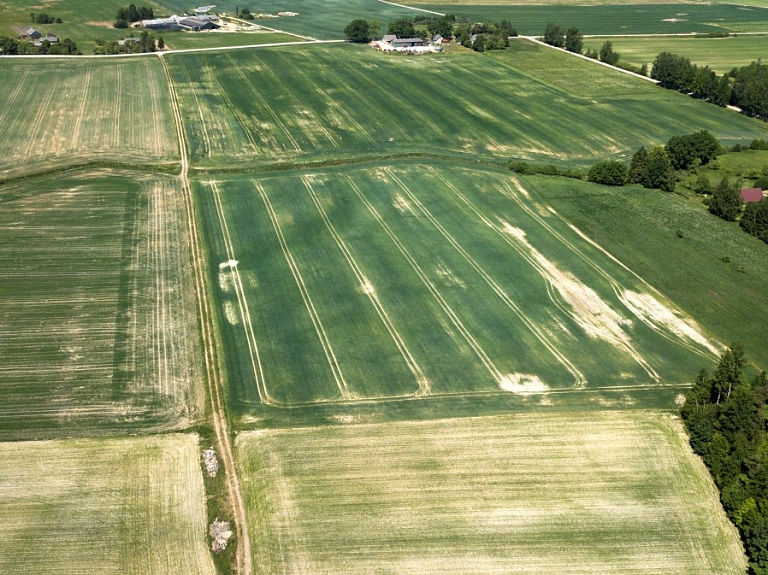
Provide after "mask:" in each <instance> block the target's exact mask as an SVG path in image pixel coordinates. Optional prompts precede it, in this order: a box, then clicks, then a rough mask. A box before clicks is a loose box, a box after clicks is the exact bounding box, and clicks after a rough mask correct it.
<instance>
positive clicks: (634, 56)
mask: <svg viewBox="0 0 768 575" xmlns="http://www.w3.org/2000/svg"><path fill="white" fill-rule="evenodd" d="M607 41H610V42H612V43H613V49H614V51H616V52H618V53H619V54H621V61H622V62H625V63H628V64H634V65H636V66H642V65H643V64H648V70H649V72H650V69H651V67H652V64H653V61H654V60H655V59H656V56H658V55H659V54H660V53H661V52H672V53H673V54H679V55H680V56H685V57H686V58H689V59H690V60H691V62H693V63H694V64H698V65H699V66H709V67H710V68H712V69H713V70H714V71H715V72H717V73H718V74H725V73H727V72H730V71H731V70H732V69H733V68H737V67H741V66H748V65H749V64H750V63H752V62H754V61H756V60H763V61H765V60H766V59H767V58H768V36H729V37H727V38H670V37H663V38H630V37H626V36H625V37H621V36H616V37H608V38H587V39H586V40H585V41H584V49H585V50H587V49H592V50H595V51H599V50H600V47H601V46H602V45H603V43H604V42H607Z"/></svg>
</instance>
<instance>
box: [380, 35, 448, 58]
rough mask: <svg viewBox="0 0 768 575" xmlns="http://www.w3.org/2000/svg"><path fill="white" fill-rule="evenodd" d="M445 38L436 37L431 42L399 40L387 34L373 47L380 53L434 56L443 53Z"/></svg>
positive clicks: (416, 39) (419, 39)
mask: <svg viewBox="0 0 768 575" xmlns="http://www.w3.org/2000/svg"><path fill="white" fill-rule="evenodd" d="M442 44H443V37H442V36H440V35H439V34H437V35H435V37H434V38H432V40H431V41H425V40H423V39H422V38H398V37H397V36H395V35H394V34H387V35H385V36H384V37H383V38H382V39H381V40H374V41H373V42H371V46H373V47H374V48H376V49H377V50H379V51H380V52H404V53H406V54H434V53H435V52H442V51H443V47H442Z"/></svg>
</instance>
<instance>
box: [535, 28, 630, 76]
mask: <svg viewBox="0 0 768 575" xmlns="http://www.w3.org/2000/svg"><path fill="white" fill-rule="evenodd" d="M541 40H542V42H544V43H545V44H549V45H550V46H554V47H555V48H564V49H565V50H568V51H569V52H573V53H574V54H582V53H583V50H584V34H582V32H581V30H579V29H578V28H577V27H576V26H571V27H570V28H568V29H565V28H563V27H561V26H558V25H557V24H555V23H554V22H549V23H548V24H547V26H546V28H545V29H544V36H542V38H541ZM584 55H585V56H587V57H588V58H593V59H595V60H600V61H601V62H605V63H606V64H609V65H611V66H617V65H618V64H619V59H620V58H621V55H620V54H619V53H618V52H615V51H614V50H613V42H611V41H610V40H607V41H606V42H605V43H603V45H602V46H601V48H600V50H599V51H595V50H592V49H591V48H590V49H588V50H587V52H586V54H584ZM632 71H634V72H637V70H632Z"/></svg>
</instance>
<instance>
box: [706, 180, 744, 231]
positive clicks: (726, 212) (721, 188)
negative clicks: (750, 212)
mask: <svg viewBox="0 0 768 575" xmlns="http://www.w3.org/2000/svg"><path fill="white" fill-rule="evenodd" d="M741 204H742V200H741V196H740V195H739V190H738V186H736V185H732V184H731V183H730V182H729V181H728V176H725V177H724V178H723V179H722V180H720V183H719V184H717V186H716V187H715V190H714V191H713V192H712V202H711V203H710V204H709V213H710V214H714V215H716V216H717V217H719V218H723V219H724V220H725V221H728V222H735V221H736V218H737V217H738V215H739V210H740V209H741Z"/></svg>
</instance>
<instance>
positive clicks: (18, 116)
mask: <svg viewBox="0 0 768 575" xmlns="http://www.w3.org/2000/svg"><path fill="white" fill-rule="evenodd" d="M2 69H3V72H2V74H3V82H2V84H0V109H2V110H3V113H2V114H0V133H2V134H3V140H4V147H3V149H4V153H3V156H2V158H0V174H2V175H8V176H14V175H19V174H24V173H29V172H33V171H40V170H41V169H45V168H46V167H53V166H60V165H66V164H69V163H72V162H73V158H76V161H77V162H78V163H82V162H85V161H100V162H104V161H111V162H127V163H131V162H135V163H139V162H143V163H150V162H151V163H168V162H169V161H171V160H173V159H174V157H175V156H177V155H178V150H177V148H176V145H175V140H174V138H173V135H174V132H173V121H172V116H171V114H170V108H169V105H168V97H167V93H168V90H167V88H166V86H165V78H164V76H163V74H162V70H161V68H160V66H159V64H158V62H156V61H155V60H154V59H148V58H138V59H137V58H134V59H131V60H120V61H114V60H113V61H110V62H106V61H91V60H89V61H80V60H67V61H57V62H49V61H36V62H35V63H34V65H29V63H28V62H20V63H19V62H14V61H11V60H8V59H5V60H3V66H2ZM30 95H33V97H30Z"/></svg>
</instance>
